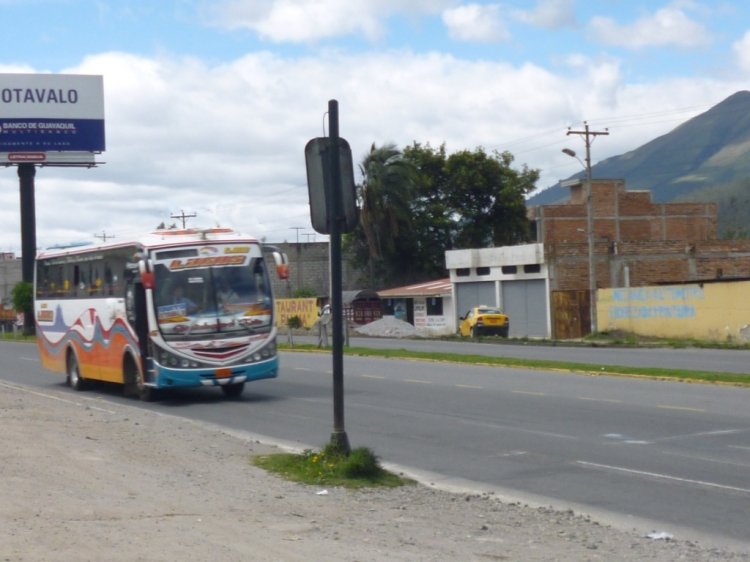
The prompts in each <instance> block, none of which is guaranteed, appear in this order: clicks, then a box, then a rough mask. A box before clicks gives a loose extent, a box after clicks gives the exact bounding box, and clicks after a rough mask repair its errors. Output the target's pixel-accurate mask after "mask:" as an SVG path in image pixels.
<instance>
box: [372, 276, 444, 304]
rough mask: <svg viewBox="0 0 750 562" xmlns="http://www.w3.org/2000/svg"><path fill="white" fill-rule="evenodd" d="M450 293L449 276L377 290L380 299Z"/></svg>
mask: <svg viewBox="0 0 750 562" xmlns="http://www.w3.org/2000/svg"><path fill="white" fill-rule="evenodd" d="M450 294H451V280H450V278H445V279H437V280H435V281H427V282H425V283H417V284H416V285H406V286H405V287H395V288H393V289H386V290H384V291H378V295H380V298H381V299H391V298H397V297H405V298H411V297H442V296H449V295H450Z"/></svg>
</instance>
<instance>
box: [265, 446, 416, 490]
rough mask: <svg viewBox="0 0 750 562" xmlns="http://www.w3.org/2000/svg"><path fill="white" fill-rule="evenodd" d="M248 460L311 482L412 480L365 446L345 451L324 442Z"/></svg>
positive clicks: (357, 484) (391, 484)
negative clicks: (317, 448)
mask: <svg viewBox="0 0 750 562" xmlns="http://www.w3.org/2000/svg"><path fill="white" fill-rule="evenodd" d="M252 462H253V464H254V465H255V466H257V467H259V468H263V469H265V470H268V471H269V472H273V473H275V474H278V475H280V476H283V477H284V478H286V479H288V480H293V481H294V482H302V483H303V484H310V485H314V486H341V487H345V488H367V487H378V486H379V487H386V488H395V487H396V486H403V485H404V484H413V483H414V482H413V481H412V480H409V479H408V478H403V477H401V476H398V475H396V474H393V473H391V472H388V471H387V470H385V469H384V468H383V467H382V466H380V462H379V460H378V458H377V456H375V454H374V453H373V452H372V451H371V450H370V449H368V448H366V447H360V448H357V449H354V450H353V451H352V452H351V453H350V454H349V455H345V454H343V453H342V452H340V451H339V449H337V448H336V447H334V446H332V445H328V446H326V447H325V448H324V449H322V450H321V451H313V450H311V449H307V450H305V451H303V452H302V453H301V454H296V453H279V454H274V455H259V456H257V457H253V459H252Z"/></svg>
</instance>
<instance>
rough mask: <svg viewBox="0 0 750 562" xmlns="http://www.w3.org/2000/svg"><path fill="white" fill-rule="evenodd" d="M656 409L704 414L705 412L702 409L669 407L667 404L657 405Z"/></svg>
mask: <svg viewBox="0 0 750 562" xmlns="http://www.w3.org/2000/svg"><path fill="white" fill-rule="evenodd" d="M656 407H657V408H661V409H662V410H681V411H683V412H700V413H704V412H705V411H706V410H704V409H703V408H687V407H685V406H670V405H669V404H657V405H656Z"/></svg>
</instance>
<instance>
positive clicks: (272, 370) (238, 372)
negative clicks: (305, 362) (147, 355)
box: [147, 357, 279, 388]
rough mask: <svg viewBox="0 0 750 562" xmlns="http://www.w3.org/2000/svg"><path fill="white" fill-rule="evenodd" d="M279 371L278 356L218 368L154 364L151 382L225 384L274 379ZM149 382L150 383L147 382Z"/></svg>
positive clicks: (156, 384)
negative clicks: (176, 367)
mask: <svg viewBox="0 0 750 562" xmlns="http://www.w3.org/2000/svg"><path fill="white" fill-rule="evenodd" d="M278 373H279V360H278V358H276V357H272V358H270V359H267V360H266V361H258V362H256V363H250V364H245V365H232V366H230V367H220V368H216V369H175V368H172V367H165V366H163V365H159V364H158V363H155V362H154V364H153V376H152V379H151V381H149V382H150V383H151V384H150V385H149V386H153V387H154V388H189V387H195V386H224V385H230V384H239V383H243V382H249V381H255V380H260V379H272V378H274V377H277V376H278ZM147 384H148V383H147Z"/></svg>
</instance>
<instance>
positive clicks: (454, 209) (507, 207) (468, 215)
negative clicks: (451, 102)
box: [446, 148, 539, 248]
mask: <svg viewBox="0 0 750 562" xmlns="http://www.w3.org/2000/svg"><path fill="white" fill-rule="evenodd" d="M512 163H513V156H512V155H511V154H510V153H509V152H502V153H500V152H493V153H492V154H487V153H486V152H485V151H484V149H482V148H477V149H476V150H475V151H473V152H470V151H468V150H463V151H460V152H456V153H454V154H451V155H450V156H449V157H448V159H447V160H446V170H447V171H446V175H447V177H448V180H447V181H448V185H447V186H446V192H447V193H446V195H447V201H446V203H447V205H448V207H449V209H450V213H451V217H452V220H453V221H455V227H456V228H455V237H454V239H453V247H454V248H484V247H487V246H507V245H513V244H519V243H522V242H525V241H527V240H528V239H529V234H530V233H529V222H528V219H527V216H526V202H525V196H526V194H528V193H530V192H531V191H532V190H533V189H534V186H535V183H536V181H537V180H538V179H539V172H538V171H537V170H529V169H528V168H527V167H526V166H524V167H523V168H522V170H521V171H520V172H519V171H516V170H514V169H513V168H511V164H512Z"/></svg>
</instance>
